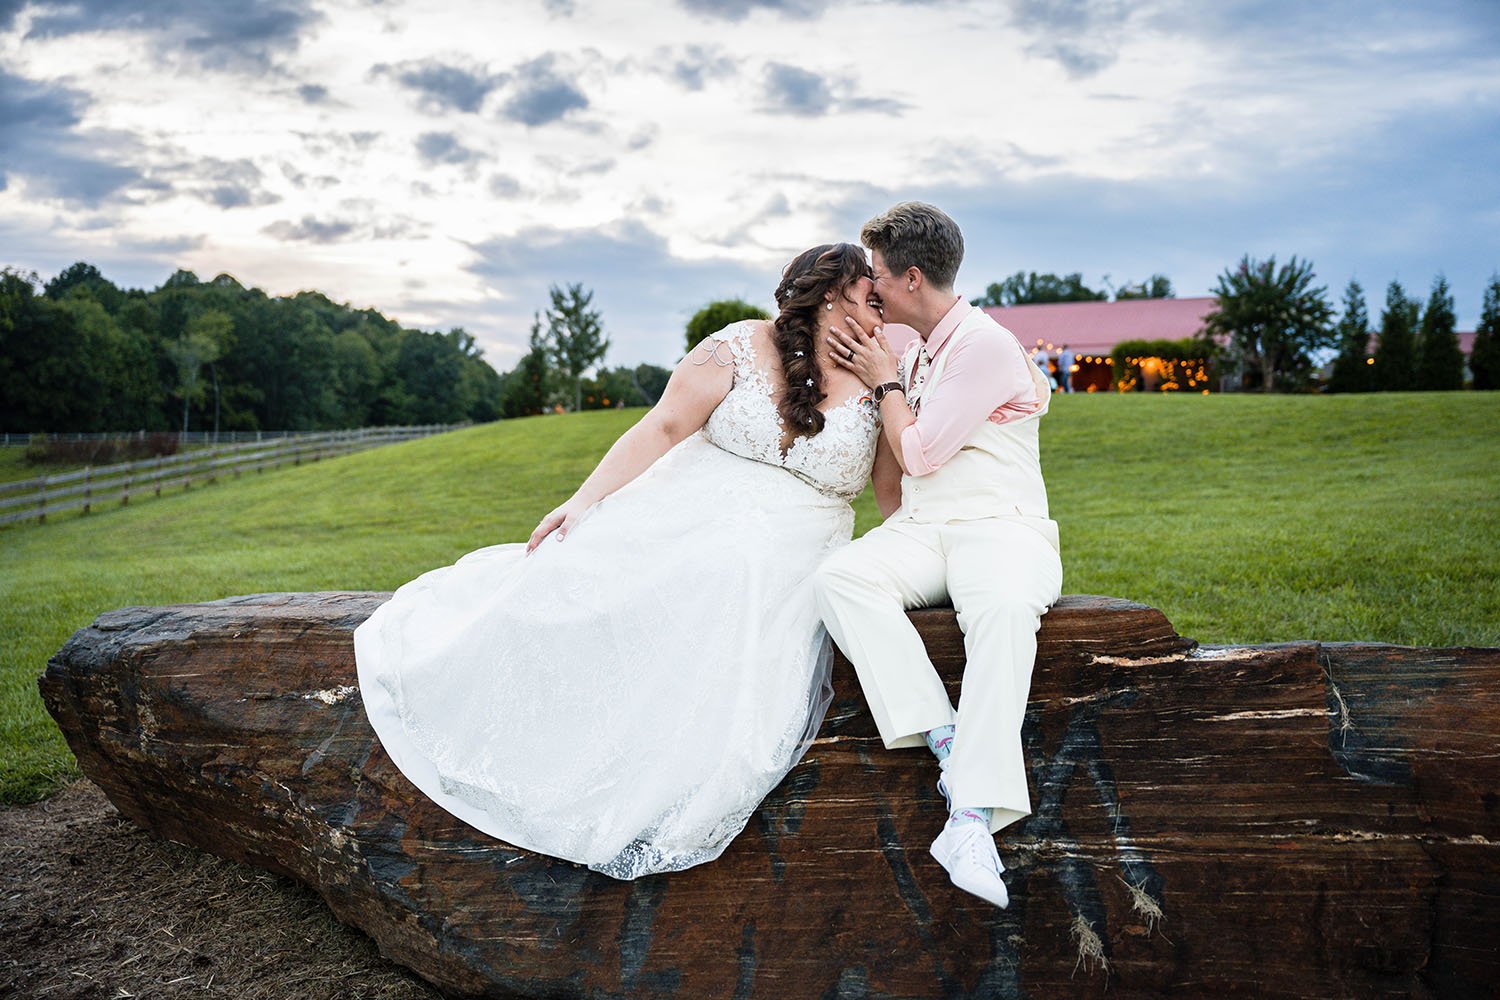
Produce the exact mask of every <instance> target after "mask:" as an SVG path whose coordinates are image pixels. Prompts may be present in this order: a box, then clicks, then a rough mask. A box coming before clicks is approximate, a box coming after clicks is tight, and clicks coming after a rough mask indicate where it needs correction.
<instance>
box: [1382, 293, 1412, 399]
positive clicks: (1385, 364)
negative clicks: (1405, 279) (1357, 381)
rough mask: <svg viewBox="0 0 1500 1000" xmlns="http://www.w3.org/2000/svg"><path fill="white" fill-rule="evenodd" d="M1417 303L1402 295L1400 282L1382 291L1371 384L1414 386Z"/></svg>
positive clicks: (1396, 387) (1392, 388)
mask: <svg viewBox="0 0 1500 1000" xmlns="http://www.w3.org/2000/svg"><path fill="white" fill-rule="evenodd" d="M1421 308H1422V306H1421V303H1419V302H1417V301H1416V300H1415V299H1409V298H1407V297H1406V290H1405V289H1404V288H1402V287H1401V282H1399V281H1392V282H1391V283H1390V285H1389V286H1388V287H1387V288H1386V290H1385V311H1384V312H1383V313H1381V314H1380V345H1379V346H1378V347H1376V348H1375V373H1374V386H1375V388H1376V389H1379V390H1382V391H1385V392H1395V391H1401V390H1405V389H1415V388H1416V387H1417V339H1416V331H1417V323H1418V322H1419V320H1420V313H1421Z"/></svg>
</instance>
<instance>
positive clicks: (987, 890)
mask: <svg viewBox="0 0 1500 1000" xmlns="http://www.w3.org/2000/svg"><path fill="white" fill-rule="evenodd" d="M861 241H862V242H863V243H864V244H865V246H866V247H868V248H869V249H870V251H871V254H872V259H873V263H874V275H875V291H876V293H877V294H878V296H879V297H880V300H881V304H882V307H883V318H884V321H885V322H895V323H904V324H906V325H908V326H911V327H913V328H915V329H916V331H917V333H918V334H919V335H920V336H919V338H918V339H916V340H914V341H913V343H912V344H911V345H910V346H909V347H908V348H907V350H906V352H905V355H904V357H903V358H902V360H901V361H900V363H899V364H898V362H897V359H896V357H895V356H894V355H893V354H892V352H891V351H890V348H889V346H888V345H887V343H886V340H885V337H884V334H883V332H882V331H881V330H880V329H879V328H875V329H874V330H873V331H866V330H865V329H864V328H863V327H861V326H860V324H858V323H857V322H854V321H852V320H851V321H848V322H846V323H845V324H843V325H840V326H830V327H829V330H828V336H827V338H826V343H827V347H828V350H829V359H830V360H831V361H832V362H833V363H835V364H838V365H840V366H842V367H844V368H846V369H848V370H849V371H852V372H853V373H855V374H856V375H858V376H859V377H860V379H861V380H862V381H864V382H865V384H866V385H869V386H870V387H871V388H872V389H873V390H874V393H873V395H874V398H875V400H876V401H877V402H878V403H879V405H880V416H881V421H882V425H883V429H882V433H881V441H880V448H881V450H882V452H883V454H884V455H885V456H886V457H890V456H894V458H895V459H896V460H897V462H898V463H899V468H900V471H901V478H900V483H901V486H900V500H899V503H898V502H897V501H896V499H895V495H894V494H895V491H894V489H891V488H890V486H887V488H886V489H885V490H877V496H878V498H879V499H880V501H881V513H882V514H885V515H886V521H885V523H884V524H882V525H881V526H879V527H877V528H875V529H873V530H872V531H870V532H869V533H867V534H866V535H864V536H863V537H862V538H860V539H857V540H856V541H854V542H853V543H851V544H850V545H848V546H845V547H844V548H842V549H840V550H839V551H837V552H835V553H834V554H833V555H831V556H830V557H829V558H828V560H827V561H826V562H825V563H824V564H823V565H822V567H820V569H819V571H818V573H817V576H816V578H815V588H814V589H815V593H816V594H817V596H818V603H819V607H820V610H821V611H822V613H823V618H824V622H825V624H826V625H827V626H828V631H829V632H830V633H831V634H832V636H833V638H834V640H835V641H836V642H837V643H838V645H839V648H840V649H842V650H843V651H844V653H845V654H846V655H847V656H848V657H849V659H850V661H851V662H852V663H853V664H854V666H855V669H856V671H857V673H858V674H859V679H860V684H861V685H862V686H863V688H864V691H865V697H866V699H867V700H868V701H869V704H870V709H871V712H872V713H873V714H874V716H875V721H876V723H877V724H878V725H879V728H880V734H881V737H882V738H883V740H884V742H885V745H886V747H887V748H896V747H907V746H921V745H923V744H924V743H925V744H926V745H927V746H928V747H929V748H931V749H932V751H933V753H934V754H935V755H936V756H937V757H938V761H939V764H940V766H941V768H942V776H941V778H940V779H939V788H940V789H941V790H942V791H943V793H944V795H945V796H946V797H947V798H948V800H949V808H950V810H951V812H950V816H949V820H948V823H947V825H946V826H945V827H944V828H943V831H942V833H941V834H939V836H938V838H937V839H936V840H935V841H934V842H933V845H932V854H933V856H934V857H935V858H936V859H937V860H938V861H939V862H940V863H941V864H942V865H943V867H944V868H946V869H947V870H948V873H949V875H950V876H951V877H952V879H953V882H954V884H955V885H957V886H959V887H960V888H962V889H965V890H967V891H969V892H972V893H974V894H975V895H978V896H980V897H982V898H984V899H987V900H989V901H990V902H992V903H994V904H996V905H997V906H1005V905H1006V904H1007V903H1008V902H1009V897H1008V894H1007V891H1006V888H1005V883H1004V880H1003V879H1002V878H1001V875H1002V873H1003V871H1004V866H1003V865H1002V864H1001V863H1000V858H999V854H998V852H997V851H996V848H995V841H994V837H993V833H994V832H995V831H997V830H999V829H1000V828H1002V827H1004V826H1007V825H1008V824H1010V823H1013V822H1015V821H1016V820H1019V819H1022V818H1023V817H1025V816H1026V815H1028V814H1029V813H1030V812H1031V801H1030V797H1029V795H1028V793H1027V787H1026V764H1025V758H1024V756H1023V754H1022V749H1021V721H1022V718H1023V716H1024V715H1025V712H1026V700H1027V694H1028V691H1029V689H1030V686H1031V670H1032V666H1033V663H1034V662H1035V659H1036V631H1037V628H1038V625H1039V624H1040V619H1041V616H1042V615H1043V614H1045V613H1046V611H1047V609H1048V608H1049V607H1050V606H1051V604H1052V603H1053V602H1054V601H1056V600H1057V598H1058V595H1059V594H1060V592H1061V587H1062V563H1061V560H1060V559H1059V556H1058V539H1057V525H1056V524H1055V523H1054V522H1053V521H1052V520H1051V519H1050V517H1049V515H1048V511H1047V490H1046V487H1045V485H1044V484H1043V482H1042V472H1041V462H1040V458H1039V455H1038V448H1037V425H1038V423H1039V421H1040V419H1041V417H1042V415H1043V414H1044V413H1045V412H1046V411H1047V405H1048V402H1049V401H1050V399H1051V393H1050V391H1049V387H1048V384H1047V380H1046V377H1045V376H1044V375H1043V374H1042V373H1041V371H1039V370H1038V369H1037V367H1036V365H1034V364H1032V363H1031V362H1030V361H1029V360H1028V359H1027V357H1026V353H1025V351H1024V350H1023V349H1022V347H1021V345H1020V343H1019V342H1018V341H1017V340H1016V338H1015V337H1014V335H1012V334H1011V333H1010V331H1008V330H1006V329H1005V328H1004V327H1002V326H1000V325H999V324H997V323H996V322H995V321H994V320H993V319H991V318H990V317H989V316H988V315H987V314H985V313H984V311H983V310H981V309H977V308H975V307H973V306H970V305H969V304H968V303H967V302H965V301H964V300H963V299H962V298H961V297H959V296H957V295H955V294H954V291H953V280H954V278H955V276H956V275H957V272H958V265H959V263H960V262H961V261H962V259H963V237H962V235H961V234H960V232H959V229H958V226H957V225H956V224H955V223H954V222H953V220H952V219H950V218H949V217H948V216H947V215H945V214H944V213H943V212H941V211H940V210H938V209H937V208H935V207H933V206H931V205H926V204H922V203H919V202H906V203H903V204H901V205H897V206H896V207H895V208H892V209H891V210H890V211H888V212H886V213H885V214H883V215H881V216H878V217H877V218H875V219H872V220H870V221H869V222H868V223H866V224H865V227H864V230H863V232H862V233H861ZM884 464H885V465H887V466H890V467H893V468H894V466H895V464H896V463H891V462H886V463H884ZM876 485H877V487H878V486H880V485H881V484H880V482H879V480H878V479H877V483H876ZM944 601H951V602H952V604H953V608H954V610H955V611H956V612H957V614H958V623H959V626H960V628H962V629H963V632H964V648H965V653H966V659H967V663H966V666H965V669H964V679H963V687H962V690H961V694H960V698H959V705H958V710H957V711H956V712H955V711H954V709H953V706H952V704H951V703H950V702H949V700H948V694H947V691H946V690H945V689H944V687H943V683H942V681H941V679H939V677H938V675H937V671H936V670H935V669H934V668H933V666H932V662H931V660H929V659H928V657H927V652H926V649H925V648H924V646H923V645H922V640H921V638H920V637H919V636H918V635H917V632H916V630H915V629H914V628H913V627H912V625H911V622H910V621H909V620H908V619H907V617H906V614H905V612H906V609H907V608H916V607H924V606H930V605H934V604H941V603H943V602H944Z"/></svg>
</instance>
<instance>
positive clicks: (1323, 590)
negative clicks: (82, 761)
mask: <svg viewBox="0 0 1500 1000" xmlns="http://www.w3.org/2000/svg"><path fill="white" fill-rule="evenodd" d="M642 412H643V411H640V410H628V411H604V412H594V413H585V414H580V415H577V416H566V417H537V418H532V419H528V420H517V421H508V422H504V423H499V424H489V425H484V426H479V427H471V428H468V429H465V430H462V431H456V432H453V433H450V434H445V435H441V436H438V437H434V438H427V439H423V440H419V441H412V442H407V443H404V444H398V445H390V446H387V447H383V448H376V449H372V450H370V451H366V452H361V453H358V454H355V455H348V456H345V457H342V458H337V459H330V460H325V461H322V462H319V463H314V464H311V465H305V466H301V467H293V468H284V469H281V470H279V471H274V472H268V473H264V474H260V475H247V476H246V477H245V478H243V479H240V480H238V481H235V480H225V481H222V482H220V483H218V484H216V485H211V486H206V487H196V488H194V489H193V490H191V491H189V492H186V493H183V492H174V493H173V494H171V495H169V496H163V497H162V498H161V499H159V500H157V499H148V500H143V501H140V502H137V503H133V504H131V505H130V506H129V507H127V508H124V509H113V510H103V511H96V512H95V513H93V514H90V515H87V516H83V515H71V516H61V517H58V518H56V519H55V520H52V521H49V522H48V523H47V524H45V525H36V524H31V523H28V524H24V525H20V526H15V527H11V528H5V529H0V801H5V802H21V801H29V800H32V799H35V798H37V797H39V796H42V795H45V794H46V793H47V792H48V791H49V790H50V789H51V788H52V787H54V785H55V782H56V781H57V779H58V778H60V777H62V778H66V777H71V776H72V775H73V774H74V773H75V772H74V771H73V770H72V769H73V766H74V765H73V761H72V758H71V756H70V755H69V753H68V751H67V748H66V746H65V745H64V743H63V741H62V738H61V736H60V734H59V733H58V732H57V730H56V728H55V727H54V726H53V724H52V722H51V719H50V717H48V716H47V715H46V712H45V710H44V709H43V708H42V705H41V700H40V698H39V697H38V695H37V692H36V677H37V675H38V673H39V672H40V671H41V670H42V668H43V666H44V665H45V663H46V660H47V657H48V656H49V655H51V654H52V653H53V652H55V651H56V650H57V648H58V647H59V646H61V645H62V643H63V642H64V641H65V640H66V639H67V637H68V636H69V635H70V634H71V633H72V631H73V630H74V629H76V628H79V627H80V626H83V625H86V624H88V622H89V621H91V620H92V619H93V618H94V616H95V615H97V614H98V613H100V612H102V611H106V610H109V609H111V608H117V607H124V606H127V605H133V604H161V603H168V602H177V601H202V600H211V599H214V598H218V597H224V596H227V595H231V594H246V593H255V592H258V591H269V590H324V589H340V590H364V589H369V590H389V589H394V588H395V587H396V586H397V585H399V584H401V583H403V582H405V581H406V580H409V579H411V578H412V577H414V576H416V575H417V574H418V573H420V572H422V571H423V570H426V569H429V568H431V567H433V566H437V565H441V564H444V563H447V562H451V561H452V560H454V559H456V558H457V557H458V556H459V555H461V554H463V553H464V552H467V551H469V550H470V549H474V548H477V547H479V546H481V545H486V544H492V543H494V542H496V541H507V540H521V539H523V538H525V537H526V535H527V534H529V533H530V531H531V529H532V527H533V526H534V525H535V524H536V522H537V520H538V519H539V518H540V517H541V515H542V514H544V513H545V512H546V511H547V510H549V509H550V508H551V507H552V506H554V505H555V504H556V503H558V502H559V501H561V500H563V499H565V498H566V497H567V496H568V494H570V493H571V492H572V490H573V488H574V487H575V486H576V484H577V483H578V482H579V481H581V480H582V479H583V477H584V476H585V475H587V473H588V472H589V470H590V469H591V468H592V467H593V464H594V463H595V462H596V461H597V460H598V457H599V456H600V455H601V454H603V452H604V450H605V449H606V448H607V447H608V446H609V443H610V442H611V441H612V440H613V439H614V438H615V437H616V436H618V435H619V434H620V433H621V432H622V431H623V430H624V429H625V428H626V427H627V426H629V425H630V424H631V423H632V422H633V421H634V420H636V419H638V418H639V416H640V415H641V413H642ZM1043 426H1044V431H1043V460H1044V463H1045V470H1046V474H1047V480H1048V484H1049V489H1050V492H1051V498H1052V510H1053V515H1054V517H1056V518H1057V520H1058V522H1059V523H1060V525H1061V528H1062V539H1063V559H1064V568H1065V579H1064V590H1065V591H1066V592H1068V593H1094V594H1112V595H1115V596H1119V597H1129V598H1133V599H1135V600H1139V601H1144V602H1147V603H1150V604H1154V605H1156V606H1158V607H1160V608H1162V609H1163V610H1164V611H1165V612H1166V613H1167V615H1168V617H1170V618H1171V619H1172V621H1173V622H1174V623H1175V624H1176V625H1177V627H1178V629H1179V631H1181V632H1182V633H1184V634H1186V635H1191V636H1193V637H1195V638H1197V639H1199V640H1202V641H1206V642H1274V641H1283V640H1291V639H1305V638H1316V639H1325V640H1354V639H1368V640H1380V641H1386V642H1398V643H1407V644H1417V645H1420V644H1430V645H1500V571H1497V568H1496V551H1497V550H1500V393H1490V394H1486V393H1474V392H1468V393H1452V394H1428V395H1394V394H1384V395H1371V396H1344V397H1328V398H1324V397H1313V396H1296V397H1271V398H1260V397H1254V396H1208V397H1204V396H1175V395H1160V396H1157V395H1151V396H1148V395H1129V396H1118V395H1092V396H1071V397H1058V398H1056V400H1055V403H1054V407H1053V412H1052V414H1051V415H1049V416H1048V417H1047V419H1046V420H1045V422H1044V424H1043ZM856 507H857V510H858V512H859V520H858V528H857V530H858V531H860V532H863V531H865V530H868V528H870V527H871V526H872V525H874V524H875V523H877V521H878V517H877V515H876V512H875V508H874V504H873V502H872V500H871V498H870V497H868V496H865V497H862V498H860V500H859V502H858V503H857V505H856Z"/></svg>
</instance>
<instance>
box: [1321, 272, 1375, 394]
mask: <svg viewBox="0 0 1500 1000" xmlns="http://www.w3.org/2000/svg"><path fill="white" fill-rule="evenodd" d="M1336 332H1337V334H1338V341H1339V353H1338V357H1336V358H1334V359H1333V372H1332V374H1331V375H1329V377H1328V391H1329V392H1369V391H1370V387H1371V383H1370V365H1369V357H1368V355H1369V353H1370V314H1369V313H1368V312H1367V311H1366V309H1365V290H1364V288H1363V287H1361V285H1360V283H1359V282H1358V281H1355V280H1354V279H1352V278H1351V279H1350V280H1349V286H1348V287H1347V288H1345V289H1344V314H1343V316H1341V317H1340V318H1339V324H1338V327H1337V330H1336Z"/></svg>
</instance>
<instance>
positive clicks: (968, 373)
mask: <svg viewBox="0 0 1500 1000" xmlns="http://www.w3.org/2000/svg"><path fill="white" fill-rule="evenodd" d="M949 350H951V351H953V356H952V357H951V358H949V359H948V360H947V362H946V363H945V365H944V367H943V372H942V378H941V379H940V380H939V382H938V385H936V386H932V385H930V386H928V387H927V388H926V389H924V390H923V397H924V398H923V400H922V405H921V408H920V410H919V411H918V413H917V419H916V422H915V423H913V424H912V425H911V426H910V427H908V428H906V430H904V431H902V432H901V457H902V460H903V461H904V463H905V465H906V471H907V474H908V475H913V476H925V475H927V474H928V473H930V472H934V471H936V470H937V469H938V468H939V467H941V466H942V464H943V463H944V462H946V461H948V459H950V458H952V457H953V456H954V455H956V454H958V451H959V449H960V448H962V447H963V446H964V443H965V442H967V441H968V440H969V438H970V437H971V436H972V435H973V434H974V430H975V428H977V427H978V426H979V425H980V424H981V423H983V422H984V421H986V420H989V421H991V422H993V423H997V424H1003V423H1005V422H1007V421H1009V420H1016V419H1019V418H1020V417H1024V416H1029V415H1030V414H1033V413H1035V412H1036V411H1037V410H1039V409H1041V406H1042V404H1041V401H1040V400H1039V399H1038V398H1037V387H1036V383H1035V382H1034V381H1032V378H1031V372H1030V371H1029V370H1028V369H1029V368H1030V367H1031V362H1030V361H1028V360H1027V359H1026V355H1025V354H1024V353H1022V351H1021V349H1020V346H1019V345H1018V344H1017V343H1016V342H1015V338H1014V337H1012V336H1011V335H1010V334H1009V333H1007V332H1005V331H1003V330H997V331H993V332H991V331H976V332H975V333H972V334H970V335H968V336H966V337H964V338H963V339H962V340H960V341H959V342H958V343H956V344H951V345H949ZM939 386H941V389H942V391H941V392H939V391H937V389H938V387H939ZM928 395H931V396H932V397H933V398H932V401H931V402H928V401H927V399H926V398H925V397H926V396H928Z"/></svg>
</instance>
